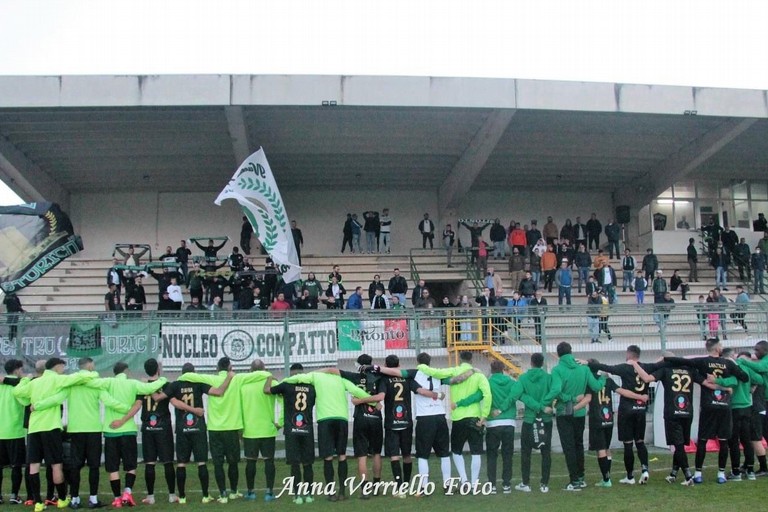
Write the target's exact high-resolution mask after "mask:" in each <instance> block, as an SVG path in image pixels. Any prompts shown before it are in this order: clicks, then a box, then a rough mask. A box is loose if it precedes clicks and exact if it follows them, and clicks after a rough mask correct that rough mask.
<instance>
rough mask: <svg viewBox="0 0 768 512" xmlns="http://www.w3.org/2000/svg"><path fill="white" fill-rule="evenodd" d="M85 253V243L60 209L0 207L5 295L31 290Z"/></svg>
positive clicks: (44, 205)
mask: <svg viewBox="0 0 768 512" xmlns="http://www.w3.org/2000/svg"><path fill="white" fill-rule="evenodd" d="M82 250H83V242H82V240H81V239H80V237H79V236H76V235H75V233H74V230H73V229H72V222H70V220H69V217H67V215H66V214H65V213H64V212H62V211H61V208H59V205H57V204H55V203H29V204H20V205H16V206H2V207H0V287H2V289H3V291H4V292H5V293H13V292H16V291H18V290H21V289H22V288H24V287H26V286H29V285H30V284H32V283H34V282H35V281H37V280H38V279H39V278H41V277H42V276H44V275H45V274H46V273H47V272H48V271H50V270H51V269H53V268H54V267H55V266H56V265H58V264H59V263H61V262H62V261H63V260H65V259H66V258H68V257H70V256H72V255H74V254H77V253H78V252H80V251H82Z"/></svg>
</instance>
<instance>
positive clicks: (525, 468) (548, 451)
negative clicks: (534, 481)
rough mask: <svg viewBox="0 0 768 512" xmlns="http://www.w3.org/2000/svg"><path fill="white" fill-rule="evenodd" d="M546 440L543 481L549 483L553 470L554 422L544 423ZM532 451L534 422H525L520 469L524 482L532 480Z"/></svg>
mask: <svg viewBox="0 0 768 512" xmlns="http://www.w3.org/2000/svg"><path fill="white" fill-rule="evenodd" d="M544 442H545V443H546V444H545V446H543V447H542V448H541V483H542V484H543V485H549V474H550V473H551V471H552V422H549V423H544ZM531 451H533V424H532V423H523V430H522V432H521V433H520V470H521V472H522V477H523V483H524V484H525V485H529V484H530V482H531Z"/></svg>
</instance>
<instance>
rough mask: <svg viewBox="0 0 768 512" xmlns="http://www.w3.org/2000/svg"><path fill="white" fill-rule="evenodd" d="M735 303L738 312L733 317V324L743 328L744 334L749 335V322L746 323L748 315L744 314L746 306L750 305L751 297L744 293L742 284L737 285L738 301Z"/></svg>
mask: <svg viewBox="0 0 768 512" xmlns="http://www.w3.org/2000/svg"><path fill="white" fill-rule="evenodd" d="M734 302H735V303H736V311H735V312H734V313H733V315H732V318H733V322H734V323H735V324H736V325H738V326H741V328H742V329H744V333H745V334H747V331H748V329H747V322H746V321H744V317H745V316H746V313H744V311H745V310H746V307H747V306H746V304H749V295H748V294H747V292H746V291H744V287H743V286H741V285H740V284H738V285H736V299H735V300H734Z"/></svg>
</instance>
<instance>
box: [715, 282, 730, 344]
mask: <svg viewBox="0 0 768 512" xmlns="http://www.w3.org/2000/svg"><path fill="white" fill-rule="evenodd" d="M715 298H716V299H717V303H718V305H719V313H718V318H719V320H720V330H721V331H722V333H723V339H724V340H727V339H728V333H727V332H726V321H725V316H726V315H725V309H726V308H727V307H728V299H727V298H726V297H725V295H723V292H722V290H720V288H719V287H717V286H716V287H715Z"/></svg>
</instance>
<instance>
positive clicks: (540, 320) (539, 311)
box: [528, 290, 547, 344]
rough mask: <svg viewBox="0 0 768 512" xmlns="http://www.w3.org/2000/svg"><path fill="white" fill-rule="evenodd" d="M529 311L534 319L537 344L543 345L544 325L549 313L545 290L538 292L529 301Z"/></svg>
mask: <svg viewBox="0 0 768 512" xmlns="http://www.w3.org/2000/svg"><path fill="white" fill-rule="evenodd" d="M528 311H529V312H530V314H531V318H533V328H534V332H535V335H536V342H537V343H539V344H541V333H542V325H543V324H544V318H545V317H546V313H547V299H546V298H545V297H544V290H536V294H535V295H534V296H533V297H532V298H529V299H528Z"/></svg>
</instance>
